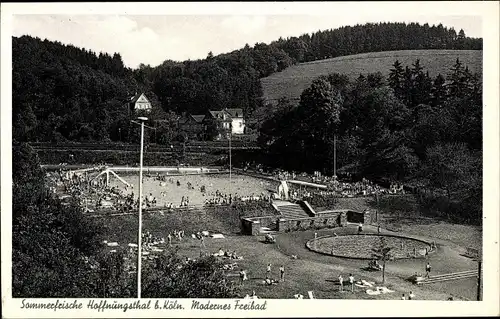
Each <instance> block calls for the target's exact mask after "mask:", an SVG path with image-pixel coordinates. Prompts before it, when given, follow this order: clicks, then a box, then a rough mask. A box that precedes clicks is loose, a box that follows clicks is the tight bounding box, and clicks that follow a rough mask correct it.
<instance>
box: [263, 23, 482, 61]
mask: <svg viewBox="0 0 500 319" xmlns="http://www.w3.org/2000/svg"><path fill="white" fill-rule="evenodd" d="M271 45H275V46H277V47H278V48H281V49H283V50H284V51H285V52H286V53H287V54H288V55H289V56H290V57H291V58H292V60H293V61H294V62H309V61H315V60H322V59H327V58H335V57H338V56H344V55H351V54H358V53H367V52H380V51H394V50H419V49H450V50H451V49H453V50H481V49H482V39H477V38H469V37H467V36H466V35H465V32H464V31H463V30H462V29H461V30H460V31H459V32H458V34H457V32H456V31H455V30H454V29H453V28H445V27H444V26H443V25H442V24H439V25H437V26H436V25H432V26H429V24H427V23H426V24H423V25H420V24H419V23H409V24H406V23H367V24H364V25H359V24H358V25H355V26H343V27H340V28H338V29H333V30H323V31H318V32H316V33H313V34H304V35H301V36H299V37H291V38H287V39H282V38H280V39H279V40H278V41H276V42H273V43H271Z"/></svg>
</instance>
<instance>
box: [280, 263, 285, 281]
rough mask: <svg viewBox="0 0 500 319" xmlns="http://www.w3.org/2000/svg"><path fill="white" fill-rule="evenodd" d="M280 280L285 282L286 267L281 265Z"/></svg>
mask: <svg viewBox="0 0 500 319" xmlns="http://www.w3.org/2000/svg"><path fill="white" fill-rule="evenodd" d="M280 279H281V281H285V265H281V267H280Z"/></svg>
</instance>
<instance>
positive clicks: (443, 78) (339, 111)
mask: <svg viewBox="0 0 500 319" xmlns="http://www.w3.org/2000/svg"><path fill="white" fill-rule="evenodd" d="M425 68H426V66H425V65H421V64H420V61H419V60H416V61H414V63H413V64H412V65H402V64H401V63H400V62H399V61H395V62H394V64H393V66H392V68H391V69H390V70H389V75H388V76H387V77H384V76H383V75H382V74H381V73H372V74H368V75H366V76H363V75H361V76H359V77H358V78H357V79H355V80H350V79H349V78H348V77H347V76H346V75H343V74H336V73H334V74H330V75H328V76H321V77H319V78H318V79H316V80H314V81H313V82H312V84H311V85H310V86H309V87H308V88H307V89H305V90H304V91H303V92H302V94H301V96H300V101H299V103H298V105H297V103H292V102H291V101H290V100H286V99H282V100H280V101H279V103H278V105H277V109H278V110H277V111H276V112H275V113H274V114H273V116H271V118H270V119H269V120H267V121H265V122H264V123H263V124H262V127H261V131H260V133H261V134H260V142H261V145H262V147H263V148H265V149H266V155H265V156H263V159H262V160H267V164H268V165H273V163H280V164H279V165H280V167H284V168H287V169H289V170H298V171H313V170H322V171H323V172H324V173H327V174H332V173H333V169H334V163H333V159H334V146H335V144H336V149H337V156H336V158H337V167H338V168H340V169H339V171H338V172H337V173H341V174H342V173H350V174H353V175H355V176H362V177H366V178H369V179H375V180H381V179H385V180H387V181H402V182H404V183H405V184H406V185H414V186H417V187H422V189H426V190H434V191H435V192H437V193H433V194H432V197H433V198H434V199H435V198H442V199H444V201H443V202H440V203H446V204H443V206H440V207H438V208H435V209H436V210H437V211H441V212H447V213H450V212H452V215H454V216H455V217H458V216H461V217H463V218H465V219H467V220H474V221H476V222H478V221H479V216H480V213H481V207H482V205H481V194H482V191H481V190H482V179H481V172H482V105H483V103H482V80H481V75H480V74H477V73H472V72H470V70H469V69H468V67H467V66H466V65H463V64H462V62H461V61H460V60H459V59H457V60H456V61H455V63H454V64H453V65H450V66H449V71H448V72H447V74H438V75H437V76H435V77H430V76H429V72H428V70H426V69H425ZM334 139H335V141H334ZM436 194H440V196H442V197H439V196H438V197H434V196H435V195H436ZM429 203H430V201H427V202H426V204H429ZM457 203H458V204H457ZM452 204H453V205H456V206H450V205H452Z"/></svg>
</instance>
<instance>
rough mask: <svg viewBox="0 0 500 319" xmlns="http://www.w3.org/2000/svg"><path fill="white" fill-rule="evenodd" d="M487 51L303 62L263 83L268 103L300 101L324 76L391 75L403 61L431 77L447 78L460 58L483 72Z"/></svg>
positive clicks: (394, 53)
mask: <svg viewBox="0 0 500 319" xmlns="http://www.w3.org/2000/svg"><path fill="white" fill-rule="evenodd" d="M482 56H483V51H475V50H406V51H386V52H376V53H363V54H356V55H349V56H343V57H337V58H333V59H326V60H319V61H313V62H307V63H300V64H298V65H294V66H291V67H289V68H287V69H285V70H283V71H282V72H278V73H274V74H272V75H270V76H268V77H266V78H263V79H262V80H261V83H262V89H263V92H264V100H268V101H269V100H276V99H279V98H280V97H287V98H292V99H296V98H299V97H300V94H301V93H302V91H303V90H304V89H306V88H307V87H308V86H309V85H310V84H311V82H312V81H313V80H314V79H316V78H317V77H319V76H320V75H328V74H331V73H341V74H345V75H347V76H348V77H349V78H351V79H354V78H356V77H358V76H359V75H360V74H366V73H375V72H381V73H382V74H383V75H387V74H388V73H389V70H390V69H391V68H392V64H394V62H395V61H396V60H399V62H401V63H402V64H403V66H405V65H408V66H411V64H412V63H414V62H415V60H416V59H420V65H422V66H423V67H424V71H426V70H428V71H429V75H430V76H431V77H435V76H436V75H438V74H439V73H441V74H442V75H446V74H447V73H448V72H449V69H450V68H451V66H452V65H453V64H454V63H455V61H456V59H457V58H460V60H461V61H462V63H463V64H464V65H466V66H468V67H469V70H470V71H471V72H477V73H481V72H482Z"/></svg>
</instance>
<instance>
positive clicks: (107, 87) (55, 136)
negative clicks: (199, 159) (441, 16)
mask: <svg viewBox="0 0 500 319" xmlns="http://www.w3.org/2000/svg"><path fill="white" fill-rule="evenodd" d="M12 48H13V127H14V132H13V133H14V135H13V137H14V139H16V140H19V141H80V142H88V141H108V140H111V141H118V140H124V141H129V140H137V139H134V138H130V137H129V136H128V134H132V133H133V132H135V131H137V130H135V131H134V130H131V129H130V128H129V125H130V122H129V121H128V120H127V118H126V112H125V110H124V103H125V102H126V100H127V99H128V98H129V97H130V96H131V95H134V94H135V93H136V92H142V91H144V92H146V94H147V96H148V98H149V99H150V100H151V101H152V102H153V105H154V108H155V112H156V113H155V114H154V115H153V116H151V118H153V119H159V118H164V119H165V118H166V119H169V120H170V121H168V122H167V123H175V118H176V115H179V114H180V113H182V112H190V113H204V112H205V111H206V110H208V109H214V110H219V109H222V108H224V107H238V108H243V109H244V111H245V113H246V114H247V116H249V115H250V116H251V115H252V112H253V111H254V110H255V109H257V108H259V107H261V106H262V104H263V101H262V95H263V93H262V88H261V84H260V81H259V79H261V78H263V77H267V76H269V75H271V74H273V73H275V72H279V71H282V70H285V69H286V68H288V67H289V66H291V65H293V64H296V63H299V62H305V61H314V60H319V59H324V58H330V57H337V56H341V55H351V54H357V53H363V52H378V51H386V50H408V49H458V50H464V49H465V50H466V49H474V50H480V49H482V39H472V38H467V37H466V36H465V34H464V32H463V31H462V30H461V31H460V32H459V33H458V34H457V33H456V31H455V30H453V29H447V28H444V27H443V26H442V25H438V26H429V25H427V24H426V25H419V24H413V23H412V24H408V25H407V24H404V23H381V24H366V25H357V26H353V27H342V28H339V29H335V30H327V31H318V32H316V33H314V34H311V35H309V34H306V35H302V36H300V37H292V38H288V39H279V40H277V41H275V42H272V43H270V44H265V43H257V44H255V45H254V46H250V45H246V46H245V47H244V48H242V49H240V50H236V51H233V52H230V53H227V54H220V55H217V56H213V54H211V53H209V54H208V56H207V58H205V59H201V60H195V61H190V60H188V61H184V62H176V61H169V60H167V61H165V62H164V63H162V64H161V65H159V66H156V67H151V66H146V65H141V66H140V67H139V68H138V69H136V70H131V69H128V68H125V67H124V65H123V61H122V59H121V56H120V54H118V53H115V54H113V55H112V56H111V55H108V54H102V53H97V52H91V51H87V50H85V49H80V48H76V47H73V46H71V45H63V44H61V43H58V42H51V41H48V40H44V41H42V40H40V39H38V38H32V37H29V36H23V37H20V38H13V46H12ZM164 111H167V112H164ZM157 133H158V134H159V136H165V137H167V138H165V139H164V140H163V142H167V141H168V139H170V138H175V134H176V132H175V128H173V127H172V125H164V126H163V127H162V128H161V129H160V130H159V132H157Z"/></svg>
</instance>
